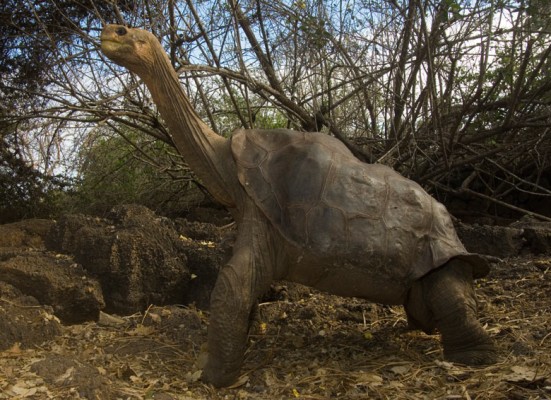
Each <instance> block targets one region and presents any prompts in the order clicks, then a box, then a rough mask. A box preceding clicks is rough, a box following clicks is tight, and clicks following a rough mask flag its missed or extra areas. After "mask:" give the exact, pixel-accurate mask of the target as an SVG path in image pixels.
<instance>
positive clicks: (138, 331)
mask: <svg viewBox="0 0 551 400" xmlns="http://www.w3.org/2000/svg"><path fill="white" fill-rule="evenodd" d="M226 222H227V221H226ZM224 224H225V222H224V223H221V224H219V225H220V226H215V225H211V224H204V223H197V222H190V221H185V220H180V221H168V220H166V219H163V218H159V217H157V216H155V215H154V214H153V213H151V212H149V210H144V209H142V208H139V207H137V208H136V207H129V208H128V207H127V208H122V209H118V210H115V211H114V212H113V214H112V215H110V216H108V217H107V218H105V219H95V218H90V217H85V216H68V217H66V218H64V219H62V220H60V221H44V220H33V221H24V222H21V223H17V224H10V225H4V226H1V227H0V399H8V398H10V399H11V398H21V399H23V398H29V399H78V398H87V399H165V400H168V399H294V398H298V399H334V398H339V399H365V398H370V399H551V252H549V248H548V247H547V246H548V245H549V244H551V241H549V240H548V239H549V237H550V236H549V235H550V232H551V231H550V230H546V229H544V228H541V230H540V231H538V229H540V227H536V228H537V229H536V228H534V226H535V225H534V223H529V224H528V225H527V222H526V221H524V222H523V221H521V222H519V223H517V224H516V225H514V226H513V227H511V228H507V229H505V228H501V227H480V226H462V227H460V229H459V231H460V234H461V235H462V237H463V238H464V240H465V242H466V243H467V244H468V246H470V247H477V250H479V251H484V252H486V253H490V254H492V255H493V256H495V257H496V258H495V261H496V262H495V263H494V265H493V268H492V271H491V273H490V275H489V276H488V277H486V278H485V279H482V280H479V281H478V282H477V293H478V295H479V300H480V308H481V320H482V322H483V323H484V326H485V328H486V329H487V330H488V331H489V332H490V334H491V335H492V336H493V337H494V338H495V340H496V342H497V346H498V349H499V356H500V360H499V363H498V364H496V365H492V366H489V367H485V368H467V367H464V366H460V365H453V364H450V363H447V362H443V361H442V357H441V347H440V344H439V340H438V337H437V336H429V335H425V334H423V333H420V332H416V331H408V330H407V324H406V319H405V314H404V312H403V310H402V309H401V307H388V306H381V305H377V304H371V303H368V302H365V301H362V300H360V299H351V298H341V297H336V296H331V295H327V294H324V293H320V292H316V291H314V290H312V289H309V288H306V287H303V286H299V285H296V284H291V283H286V282H281V283H277V284H275V285H274V287H273V290H272V292H271V293H269V294H268V295H267V296H266V297H265V298H264V299H262V300H261V302H260V303H259V306H258V313H257V317H256V319H255V322H254V325H253V328H252V330H251V332H250V341H249V347H248V350H247V355H246V362H245V366H244V368H243V371H242V372H243V375H242V377H241V379H240V381H239V382H238V383H237V384H236V385H235V387H233V388H228V389H214V388H212V387H210V386H208V385H204V384H203V383H202V382H201V381H200V379H199V378H200V373H201V368H202V365H203V363H204V358H205V348H204V343H205V341H206V330H207V325H208V311H207V310H206V309H205V306H206V304H207V303H208V301H207V299H208V292H209V290H210V288H211V285H212V281H213V279H214V277H215V276H216V268H217V265H219V263H220V262H221V260H223V259H224V257H225V256H226V255H227V252H228V249H229V248H230V247H231V237H232V235H231V232H232V227H231V226H221V225H224ZM160 238H162V240H160ZM483 239H484V240H483ZM484 246H485V248H484ZM159 260H161V261H162V262H160V261H159ZM167 266H168V267H167ZM156 278H158V279H156ZM163 282H164V284H163Z"/></svg>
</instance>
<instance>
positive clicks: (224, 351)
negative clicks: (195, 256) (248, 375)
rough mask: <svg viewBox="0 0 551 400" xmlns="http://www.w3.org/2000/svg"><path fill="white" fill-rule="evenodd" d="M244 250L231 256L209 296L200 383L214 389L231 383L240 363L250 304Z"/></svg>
mask: <svg viewBox="0 0 551 400" xmlns="http://www.w3.org/2000/svg"><path fill="white" fill-rule="evenodd" d="M249 253H250V252H249V251H247V249H242V251H240V252H238V253H237V254H234V256H233V257H232V259H231V260H230V262H229V263H228V264H227V265H226V266H225V267H224V268H223V269H222V270H221V271H220V274H219V275H218V279H217V281H216V285H215V287H214V290H213V292H212V295H211V303H210V319H209V328H208V360H207V365H206V366H205V369H204V370H203V375H202V380H203V381H204V382H207V383H212V384H213V385H214V386H217V387H224V386H229V385H231V384H232V383H234V382H235V381H236V380H237V378H238V376H239V372H240V369H241V365H242V363H243V356H244V354H245V347H246V344H247V335H248V331H249V315H250V312H251V309H252V306H253V303H254V301H255V300H254V299H253V293H252V289H251V281H252V277H251V275H252V271H251V268H250V267H251V262H250V254H249Z"/></svg>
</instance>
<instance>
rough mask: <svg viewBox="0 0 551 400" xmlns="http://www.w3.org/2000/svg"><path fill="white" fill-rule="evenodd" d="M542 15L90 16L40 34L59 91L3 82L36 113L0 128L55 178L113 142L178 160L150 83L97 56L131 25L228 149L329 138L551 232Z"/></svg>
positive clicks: (437, 188) (353, 4)
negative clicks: (277, 136)
mask: <svg viewBox="0 0 551 400" xmlns="http://www.w3.org/2000/svg"><path fill="white" fill-rule="evenodd" d="M31 3H32V2H27V3H25V4H26V5H27V6H28V5H29V4H31ZM540 3H541V4H539V3H538V2H537V1H536V0H534V1H532V2H528V3H525V2H524V1H520V2H518V1H512V0H511V1H501V2H493V1H482V0H474V1H470V2H467V1H461V0H455V1H454V0H448V1H430V0H341V1H339V2H329V1H323V0H294V1H279V0H276V1H269V2H268V1H264V0H245V1H243V0H241V1H238V0H209V1H201V2H196V1H192V0H164V1H161V0H144V1H140V2H134V3H124V6H119V7H118V6H117V5H116V4H115V3H108V4H109V6H108V7H110V8H108V9H109V13H107V14H106V11H105V10H106V8H105V7H106V6H105V4H103V3H102V4H99V3H97V2H96V1H90V3H89V4H87V6H86V7H87V10H88V11H89V15H91V16H93V18H91V19H89V21H91V22H89V23H87V24H86V25H82V24H78V23H73V24H72V25H70V24H66V25H68V26H70V27H71V35H69V36H67V38H66V39H65V40H64V41H62V42H59V41H58V40H56V38H55V37H52V36H51V34H50V33H49V32H50V30H51V27H50V26H49V25H48V24H46V23H44V24H43V25H42V28H43V29H42V31H41V35H43V37H42V39H44V38H46V39H45V40H46V42H47V41H48V40H50V45H51V46H50V52H51V53H50V56H49V57H50V58H52V60H50V61H51V62H50V65H51V68H49V69H48V71H47V74H48V76H47V79H46V81H47V82H48V84H47V85H45V86H44V88H43V90H40V91H38V92H32V89H29V88H28V87H26V86H24V85H18V84H16V83H13V84H12V83H10V78H11V77H10V76H9V75H8V76H7V82H8V83H7V84H5V87H3V88H2V90H3V91H4V92H6V91H7V90H8V91H10V93H11V94H12V95H11V97H10V98H11V99H14V98H15V99H17V98H18V97H20V98H25V99H29V98H32V99H34V102H33V103H32V104H31V105H28V106H22V105H21V104H18V103H17V102H14V101H13V100H12V103H10V104H11V108H12V111H11V112H9V113H6V114H5V115H2V117H1V118H2V122H3V126H10V127H11V129H12V131H17V132H18V137H19V138H20V141H19V143H20V145H21V146H22V147H23V148H24V149H25V154H27V157H28V159H29V160H32V161H33V162H35V163H36V164H37V165H40V166H41V167H42V168H43V169H44V170H46V171H53V170H55V169H56V168H59V166H60V164H63V163H71V164H72V165H78V163H75V161H77V159H78V157H76V155H77V154H79V153H78V149H79V146H80V145H81V144H83V143H89V142H90V140H91V139H90V138H93V137H94V135H102V134H105V132H111V133H112V132H115V133H117V134H120V135H125V132H126V131H127V130H132V131H139V132H142V133H144V134H145V135H147V137H148V138H154V139H155V140H161V141H165V142H167V143H169V144H170V139H169V136H168V135H167V132H166V128H165V127H164V124H163V122H162V120H161V119H160V118H159V115H158V114H157V112H156V109H155V106H154V105H153V104H152V102H151V100H150V98H149V94H148V93H147V91H146V90H145V89H144V86H143V85H142V84H141V82H139V81H138V80H136V77H134V76H131V75H129V74H127V73H126V72H124V71H122V70H121V69H119V68H117V67H116V66H114V65H113V64H111V63H109V62H107V61H106V60H105V59H104V58H103V56H102V55H101V53H99V52H98V36H99V31H100V29H101V25H102V24H103V23H107V22H117V23H125V24H130V25H134V26H140V27H144V28H146V29H150V30H152V31H153V32H155V34H156V35H157V36H158V37H159V38H161V40H162V43H163V44H164V45H165V48H166V50H167V52H168V54H169V56H170V58H171V61H172V63H173V65H174V67H175V68H176V70H177V71H178V72H179V74H180V77H181V81H182V84H183V85H184V86H185V87H186V89H187V91H188V93H189V94H190V97H191V98H192V101H193V102H194V104H195V106H196V108H197V109H198V110H199V112H200V113H201V115H202V116H203V117H204V119H205V120H206V121H207V122H208V123H210V124H211V126H212V127H213V128H214V129H215V130H216V131H218V132H219V133H220V134H223V135H230V134H231V132H232V131H233V130H234V129H236V128H239V127H246V128H256V127H259V128H260V127H275V126H278V127H289V128H293V129H299V130H306V131H323V132H327V134H331V135H334V136H336V137H337V138H339V139H340V140H342V141H343V142H344V143H345V144H346V145H347V146H348V147H349V148H350V149H351V150H352V151H353V152H354V154H356V156H358V157H359V158H361V159H362V160H364V161H367V162H380V163H385V164H388V165H391V166H393V167H394V168H396V169H398V170H399V171H400V172H402V173H403V174H405V175H407V176H409V177H411V178H413V179H415V180H417V181H419V182H420V183H422V184H423V185H424V186H425V187H427V188H428V189H429V190H431V191H432V192H433V193H434V194H435V195H437V196H439V197H441V198H442V199H444V200H446V199H447V198H448V197H450V198H451V197H454V198H461V199H463V201H464V202H466V203H469V202H471V201H473V200H477V206H478V207H482V211H484V212H488V213H501V212H503V210H504V209H508V210H512V211H514V212H521V213H527V214H533V215H538V216H540V217H544V216H542V215H541V214H546V215H547V217H549V209H550V208H549V207H548V206H546V204H547V205H548V204H549V199H550V198H551V189H550V183H549V180H550V178H549V172H550V164H551V155H550V152H551V144H550V143H551V136H550V127H551V73H550V63H551V57H550V53H551V39H550V33H551V16H550V12H551V7H550V6H549V5H548V4H547V3H546V2H541V1H540ZM54 4H55V2H54ZM117 4H119V3H117ZM35 18H36V21H37V23H38V24H39V25H40V24H41V18H40V11H38V10H37V11H36V15H35ZM66 18H67V20H71V18H70V16H69V15H67V16H66ZM20 34H21V35H22V36H24V35H25V32H24V31H21V32H20ZM27 39H28V40H30V41H31V42H32V40H33V38H27ZM41 42H42V43H44V40H42V41H41ZM14 93H15V94H16V95H15V96H14V95H13V94H14ZM128 140H131V139H130V138H129V139H128ZM133 140H135V139H133ZM140 144H143V143H136V145H137V146H138V147H139V145H140ZM144 158H145V159H147V157H145V156H144ZM148 162H151V163H154V162H156V161H155V160H151V159H150V160H148ZM165 169H167V170H168V169H170V168H165Z"/></svg>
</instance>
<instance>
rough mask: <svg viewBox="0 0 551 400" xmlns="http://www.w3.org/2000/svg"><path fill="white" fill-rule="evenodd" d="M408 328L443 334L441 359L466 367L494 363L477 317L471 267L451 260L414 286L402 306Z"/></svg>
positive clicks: (492, 349) (491, 346) (488, 340)
mask: <svg viewBox="0 0 551 400" xmlns="http://www.w3.org/2000/svg"><path fill="white" fill-rule="evenodd" d="M405 308H406V312H407V314H408V320H409V321H410V324H411V325H414V326H415V327H418V328H421V329H423V330H424V331H425V332H428V333H430V332H432V331H433V330H434V328H437V329H438V330H439V331H440V333H441V335H442V344H443V346H444V358H445V359H446V360H448V361H451V362H456V363H460V364H466V365H487V364H493V363H495V362H496V361H497V354H496V350H495V346H494V343H493V341H492V339H491V338H490V337H489V336H488V334H487V333H486V332H485V331H484V329H483V328H482V326H481V325H480V322H478V319H477V317H476V314H477V312H476V308H477V305H476V297H475V293H474V288H473V277H472V267H471V266H470V265H469V264H468V263H466V262H465V261H462V260H458V259H454V260H450V261H449V262H448V263H447V264H446V265H444V266H442V267H441V268H439V269H437V270H435V271H433V272H431V273H430V274H428V275H426V276H424V277H423V278H421V279H420V280H419V281H418V282H416V283H415V284H414V287H413V288H412V289H411V290H410V293H409V296H408V300H407V302H406V304H405Z"/></svg>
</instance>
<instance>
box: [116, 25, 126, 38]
mask: <svg viewBox="0 0 551 400" xmlns="http://www.w3.org/2000/svg"><path fill="white" fill-rule="evenodd" d="M115 33H116V34H117V35H119V36H124V35H126V34H127V33H128V31H127V30H126V28H125V27H124V26H121V27H119V28H117V29H116V30H115Z"/></svg>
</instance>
